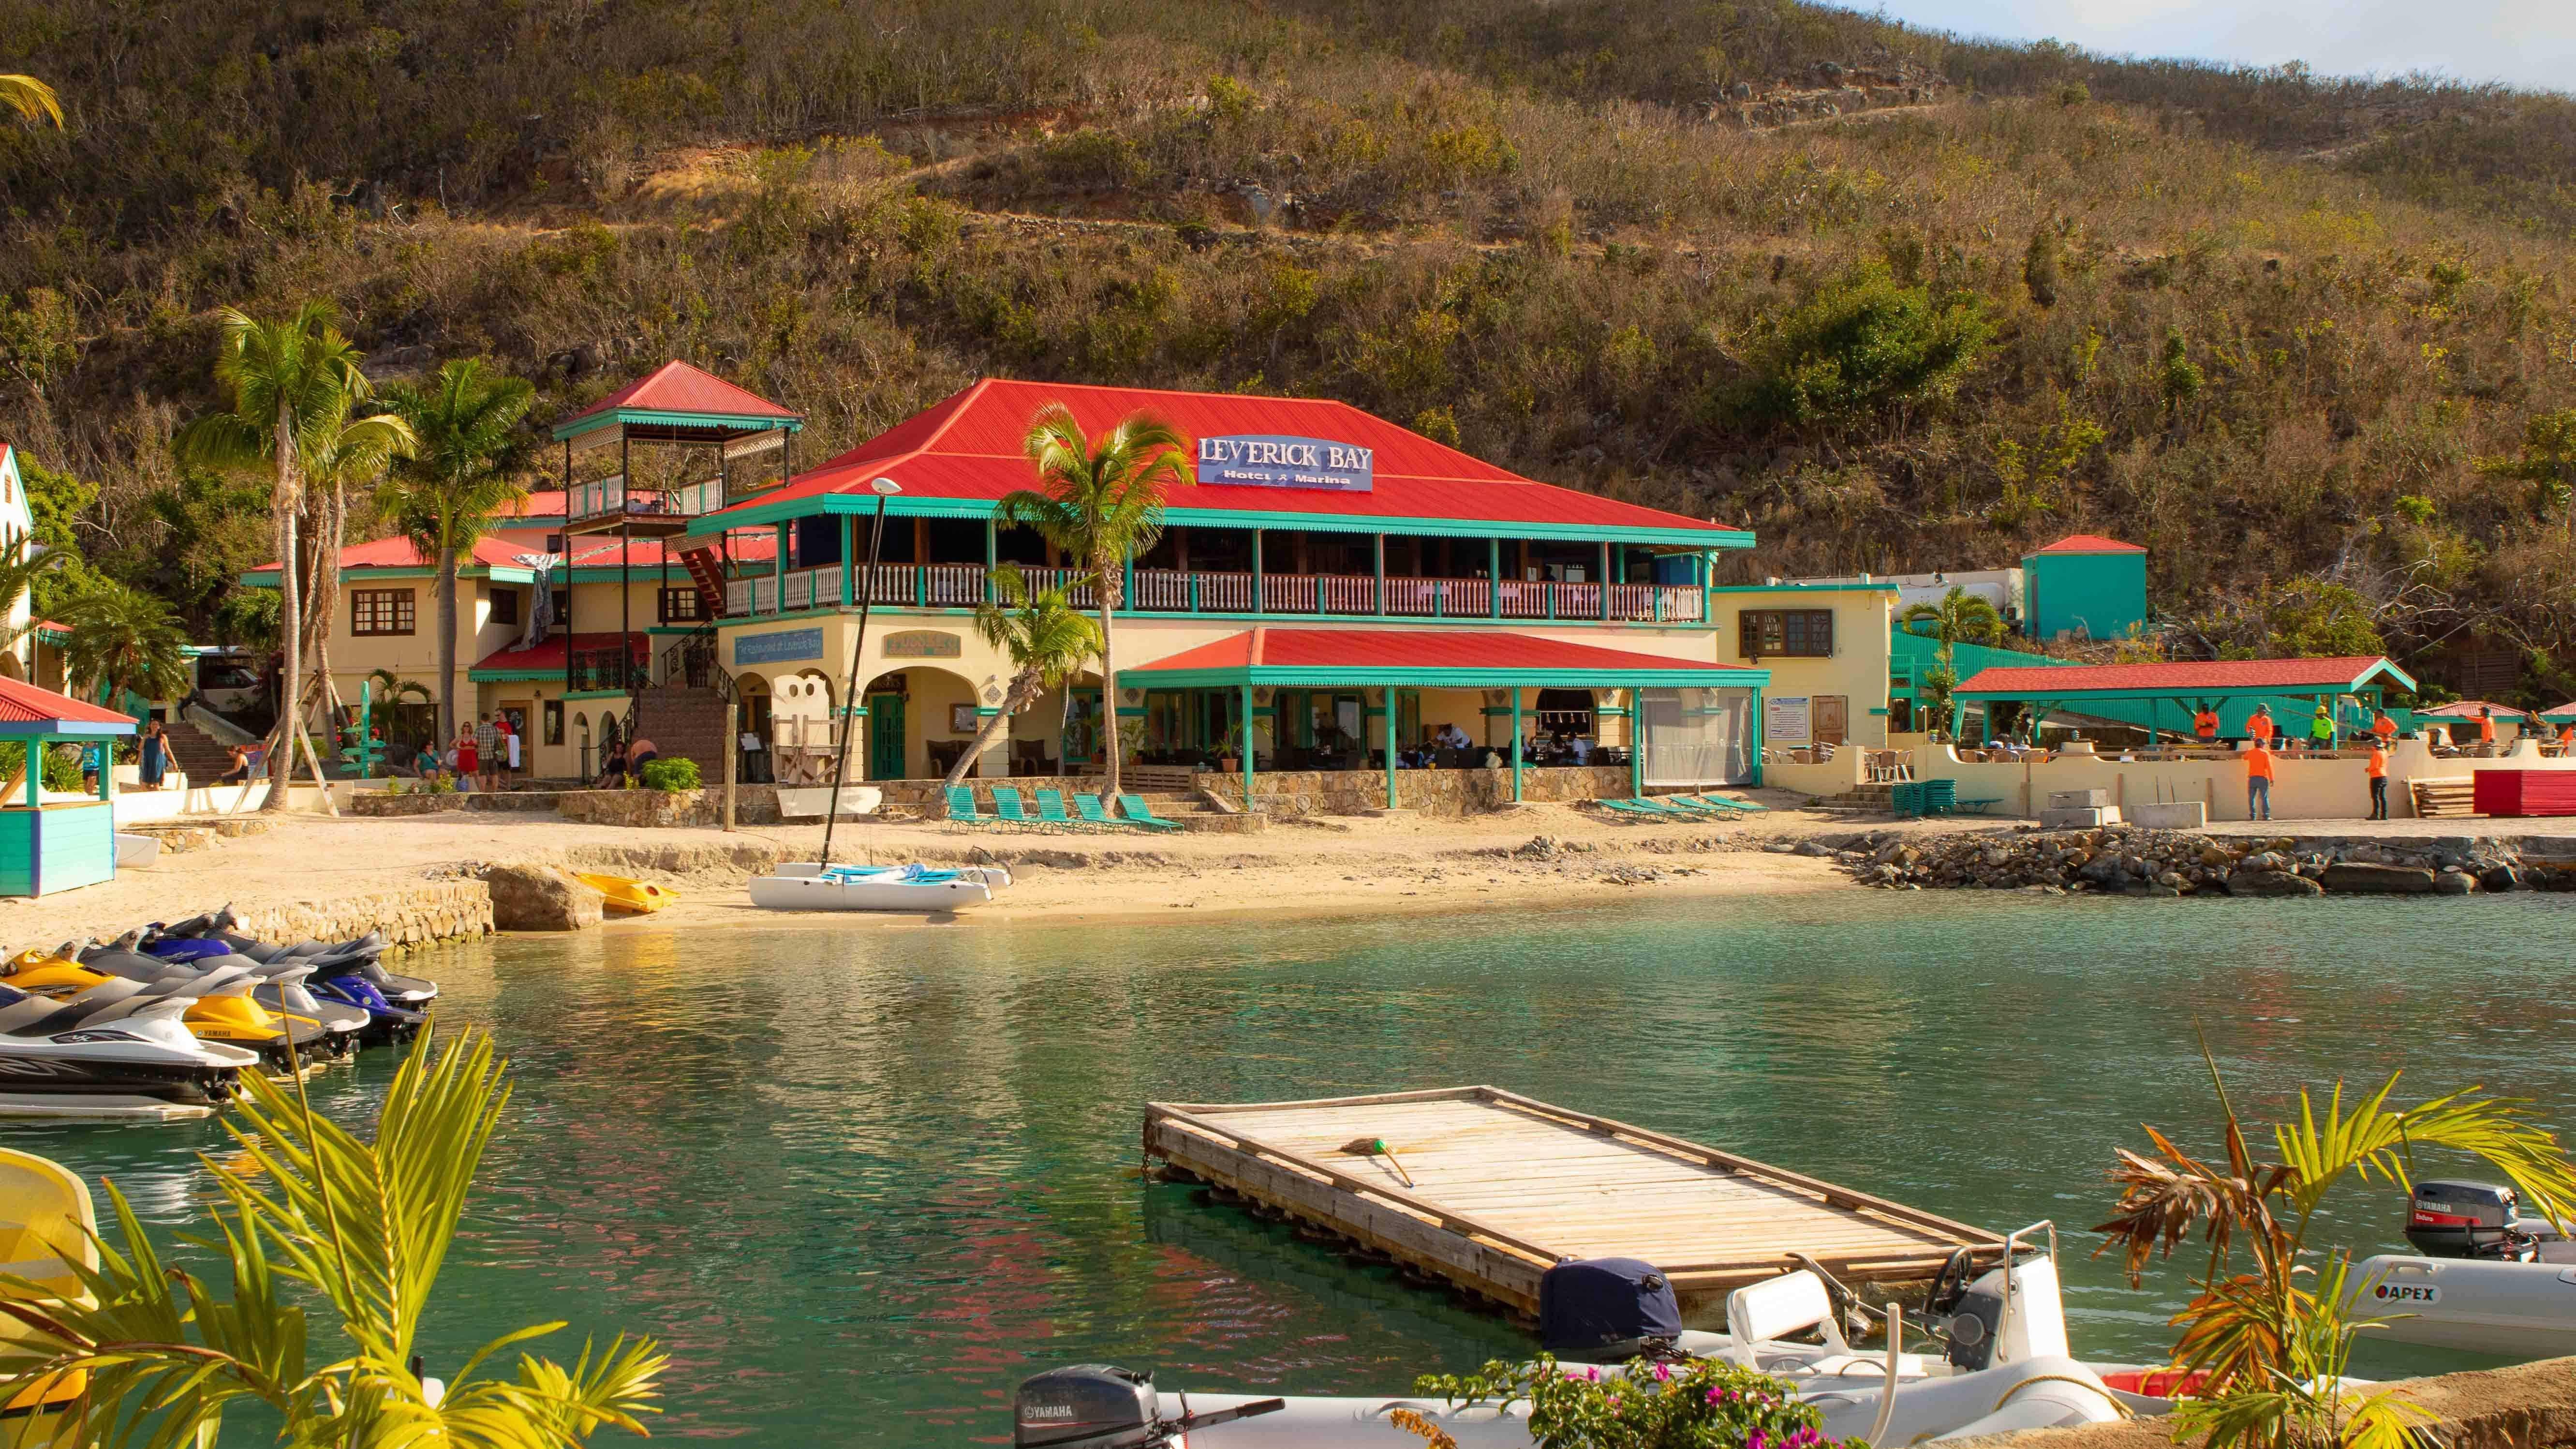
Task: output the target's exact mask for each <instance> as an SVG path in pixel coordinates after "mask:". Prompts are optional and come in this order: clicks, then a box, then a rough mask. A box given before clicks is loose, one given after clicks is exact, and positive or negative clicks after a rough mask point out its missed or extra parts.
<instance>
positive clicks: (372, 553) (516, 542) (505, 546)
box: [251, 529, 778, 574]
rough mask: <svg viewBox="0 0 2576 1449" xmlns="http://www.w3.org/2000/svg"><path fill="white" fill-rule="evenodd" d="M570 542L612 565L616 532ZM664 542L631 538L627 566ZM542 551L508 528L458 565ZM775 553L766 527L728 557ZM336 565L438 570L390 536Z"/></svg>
mask: <svg viewBox="0 0 2576 1449" xmlns="http://www.w3.org/2000/svg"><path fill="white" fill-rule="evenodd" d="M571 543H572V545H573V546H572V551H571V558H572V562H573V564H574V566H575V567H578V568H615V567H617V536H616V535H615V534H584V535H581V536H580V537H578V538H575V539H573V540H571ZM663 543H664V541H663V540H661V539H658V538H639V539H636V540H634V544H633V547H634V552H633V553H632V554H631V555H629V556H628V559H627V562H628V563H629V565H631V566H632V567H635V568H639V569H658V568H660V567H661V566H662V563H663ZM545 551H546V547H545V535H544V534H542V533H540V532H536V531H532V530H526V529H513V530H509V531H506V532H501V533H492V534H486V535H484V536H483V537H482V538H479V539H476V540H475V541H474V553H473V557H471V558H469V559H464V560H460V564H461V565H462V566H463V567H464V568H466V569H468V570H471V569H473V568H475V567H478V566H479V567H483V568H491V567H494V566H496V565H497V566H499V567H502V568H525V567H527V565H525V564H523V563H520V562H519V555H521V554H523V553H543V552H545ZM777 553H778V536H777V535H776V534H775V533H772V532H771V531H769V530H767V529H744V530H742V531H741V532H739V533H738V534H736V535H735V537H734V540H733V557H734V561H735V562H737V563H746V562H757V561H759V560H762V559H768V558H773V557H775V556H776V555H777ZM669 557H670V563H671V566H672V567H673V568H674V569H676V568H678V567H679V566H680V550H678V549H677V548H673V549H671V550H670V554H669ZM340 567H342V568H344V569H434V568H436V567H438V561H437V560H436V559H424V558H422V557H421V555H420V550H418V549H416V548H413V547H412V545H411V540H410V539H407V538H404V537H401V536H400V535H396V536H395V537H392V538H379V539H376V540H374V541H372V542H369V543H353V544H351V545H349V546H348V547H346V548H344V549H342V550H340ZM251 572H252V573H255V574H273V573H275V572H277V565H276V564H274V563H264V564H261V565H260V566H259V567H258V568H255V569H252V570H251Z"/></svg>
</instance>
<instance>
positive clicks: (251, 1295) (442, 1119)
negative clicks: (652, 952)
mask: <svg viewBox="0 0 2576 1449" xmlns="http://www.w3.org/2000/svg"><path fill="white" fill-rule="evenodd" d="M433 1045H435V1046H436V1047H438V1048H440V1049H437V1050H433V1049H432V1048H433ZM508 1073H509V1067H508V1064H507V1063H503V1062H498V1061H495V1060H494V1059H493V1055H492V1043H491V1039H490V1038H489V1037H485V1036H481V1035H478V1034H476V1033H472V1032H468V1033H465V1034H464V1035H461V1036H459V1037H458V1038H457V1039H456V1040H455V1041H454V1042H452V1043H435V1044H433V1042H432V1041H431V1039H430V1033H428V1032H426V1031H425V1032H424V1033H423V1034H422V1037H421V1040H420V1043H419V1044H418V1045H416V1046H414V1047H413V1048H412V1050H411V1052H410V1054H409V1055H408V1056H406V1057H405V1058H404V1060H403V1064H402V1067H401V1069H400V1070H399V1071H398V1072H396V1073H395V1076H394V1081H393V1087H392V1089H391V1090H390V1091H389V1092H387V1093H386V1095H385V1102H384V1106H383V1108H382V1109H381V1110H380V1111H379V1112H378V1114H377V1118H376V1137H375V1141H373V1142H364V1141H361V1140H359V1139H358V1138H357V1136H356V1135H354V1134H352V1133H351V1132H349V1131H348V1130H347V1129H345V1128H343V1127H341V1126H340V1125H339V1124H338V1123H335V1122H333V1121H331V1120H329V1119H328V1118H322V1117H317V1116H316V1115H315V1114H314V1112H313V1110H312V1104H311V1102H310V1101H309V1100H308V1099H307V1098H306V1096H305V1093H304V1086H303V1083H302V1081H301V1080H300V1079H299V1080H298V1081H296V1082H295V1083H293V1084H292V1085H286V1084H281V1083H279V1082H277V1081H274V1080H272V1079H270V1078H269V1077H267V1076H266V1075H264V1074H262V1073H258V1072H248V1073H244V1074H243V1077H242V1085H243V1086H244V1088H245V1089H246V1093H247V1096H246V1100H244V1101H243V1102H241V1103H240V1104H238V1106H237V1109H236V1113H235V1116H234V1119H233V1120H230V1121H227V1122H226V1123H225V1124H224V1130H226V1131H227V1132H230V1133H231V1134H232V1136H233V1141H234V1144H235V1150H234V1151H233V1152H231V1153H228V1154H226V1155H225V1158H224V1159H220V1160H219V1159H217V1158H215V1157H213V1156H206V1157H202V1158H200V1161H202V1162H203V1163H204V1164H205V1166H206V1169H207V1171H208V1172H209V1173H210V1174H211V1175H212V1176H213V1178H214V1180H215V1184H216V1187H217V1189H218V1191H220V1192H221V1194H222V1199H223V1200H222V1202H221V1203H220V1204H219V1205H217V1206H215V1207H213V1208H211V1209H210V1210H209V1216H210V1217H212V1218H213V1223H212V1224H211V1226H212V1227H213V1228H214V1231H212V1232H209V1233H207V1234H205V1236H204V1237H203V1238H202V1239H201V1240H198V1241H200V1242H202V1243H203V1244H204V1245H206V1246H208V1247H209V1248H210V1250H211V1251H212V1252H214V1253H215V1254H217V1255H219V1256H221V1257H223V1258H225V1259H227V1260H228V1262H227V1265H226V1266H227V1267H228V1268H229V1270H230V1271H229V1273H226V1272H223V1271H220V1270H219V1271H217V1272H215V1273H212V1274H208V1275H206V1276H204V1277H200V1276H198V1275H197V1273H195V1272H193V1271H188V1270H184V1269H182V1268H180V1267H179V1266H178V1265H176V1264H168V1263H164V1262H163V1261H162V1260H161V1257H160V1255H159V1252H158V1250H156V1249H155V1248H154V1247H153V1246H152V1242H151V1240H150V1238H149V1237H148V1236H146V1234H145V1232H144V1229H143V1225H142V1223H141V1222H140V1221H139V1220H138V1219H137V1218H136V1217H135V1215H134V1209H133V1208H132V1207H131V1206H130V1205H129V1204H128V1203H127V1202H126V1199H125V1195H124V1194H123V1193H122V1192H119V1191H117V1189H116V1187H115V1185H114V1184H110V1185H109V1187H108V1196H109V1197H110V1199H111V1200H112V1201H113V1203H114V1206H115V1216H116V1222H117V1227H118V1228H119V1230H120V1235H121V1237H122V1238H123V1240H124V1247H123V1251H121V1252H120V1251H118V1250H117V1249H116V1248H114V1247H111V1246H110V1245H108V1244H107V1243H106V1242H105V1241H101V1242H100V1243H99V1245H98V1258H99V1266H98V1267H97V1268H95V1269H91V1268H87V1267H77V1268H76V1271H77V1272H79V1274H80V1277H81V1280H82V1286H83V1287H84V1288H85V1289H87V1290H88V1291H87V1292H86V1293H84V1294H83V1295H82V1296H81V1297H80V1298H79V1299H76V1300H70V1301H56V1302H52V1303H38V1302H33V1301H25V1302H15V1301H13V1302H0V1313H5V1314H7V1315H8V1316H9V1317H11V1318H13V1319H16V1320H17V1321H18V1324H20V1325H23V1327H20V1328H18V1329H17V1331H16V1332H14V1333H12V1334H10V1335H8V1336H7V1337H8V1338H9V1340H10V1342H9V1344H8V1346H7V1348H6V1350H0V1382H24V1381H27V1380H30V1379H35V1378H40V1377H42V1376H45V1375H49V1374H59V1373H67V1372H75V1371H83V1370H85V1371H87V1373H88V1374H89V1391H88V1393H87V1394H86V1395H84V1396H83V1397H82V1398H81V1399H80V1400H79V1402H78V1403H77V1405H76V1406H75V1407H74V1408H73V1410H72V1411H71V1412H72V1413H73V1414H76V1415H77V1416H79V1418H80V1420H81V1422H80V1423H79V1424H78V1425H76V1426H68V1425H67V1426H66V1429H67V1430H76V1432H66V1433H65V1435H64V1442H66V1443H80V1444H90V1445H96V1446H98V1449H125V1446H127V1445H143V1444H151V1445H168V1444H193V1443H205V1444H212V1443H214V1442H215V1437H216V1433H217V1431H218V1429H219V1428H220V1427H221V1424H222V1422H223V1421H224V1419H225V1418H226V1417H227V1416H229V1415H232V1414H235V1413H237V1412H239V1411H244V1410H250V1409H253V1408H256V1409H257V1410H258V1411H259V1412H260V1415H261V1416H262V1417H265V1418H269V1419H271V1420H273V1421H282V1423H281V1424H280V1426H279V1429H278V1432H277V1435H276V1437H277V1441H278V1442H279V1443H281V1444H290V1445H298V1446H322V1445H330V1446H334V1449H391V1446H396V1445H411V1444H442V1445H451V1446H457V1449H566V1446H577V1445H579V1444H580V1443H582V1442H583V1441H584V1440H585V1439H587V1438H588V1437H589V1436H590V1434H591V1433H592V1432H593V1431H594V1430H596V1429H597V1428H599V1427H600V1426H602V1425H615V1426H617V1427H619V1428H621V1429H626V1430H629V1431H632V1432H635V1433H639V1434H640V1433H642V1432H643V1426H642V1425H641V1424H640V1423H638V1422H637V1420H636V1415H638V1414H642V1413H651V1412H653V1409H652V1407H651V1403H650V1401H651V1400H652V1399H653V1398H654V1397H655V1381H656V1380H657V1379H658V1378H659V1377H660V1375H661V1373H662V1370H663V1368H664V1366H665V1365H666V1364H667V1362H668V1360H667V1358H666V1357H665V1356H664V1355H662V1354H661V1353H659V1352H657V1351H656V1349H655V1347H654V1345H653V1343H652V1341H651V1340H649V1339H628V1338H626V1337H625V1336H624V1335H620V1336H619V1337H617V1338H616V1339H615V1340H613V1341H611V1342H610V1343H609V1344H608V1346H607V1347H606V1348H605V1349H604V1350H602V1351H600V1352H597V1353H593V1352H592V1350H591V1347H590V1346H589V1345H587V1344H585V1345H584V1346H583V1349H582V1355H581V1357H580V1359H579V1360H578V1361H576V1362H575V1363H574V1364H573V1365H572V1366H571V1367H570V1368H566V1367H564V1366H562V1365H560V1364H557V1363H555V1362H554V1361H552V1360H550V1359H543V1358H536V1357H528V1356H521V1357H519V1359H518V1366H517V1367H518V1371H517V1373H516V1374H514V1375H513V1376H511V1377H509V1378H501V1377H497V1376H492V1375H487V1374H482V1373H479V1372H478V1369H479V1368H480V1367H481V1365H482V1364H483V1363H484V1361H485V1360H486V1358H487V1357H489V1356H491V1355H492V1354H494V1353H496V1352H498V1351H502V1350H506V1349H509V1348H511V1347H512V1346H514V1345H516V1344H519V1343H522V1342H524V1341H526V1340H528V1339H531V1338H535V1337H538V1336H541V1335H543V1334H547V1333H552V1332H554V1331H555V1330H557V1329H559V1328H562V1327H563V1325H562V1324H561V1323H547V1324H539V1325H535V1326H532V1327H528V1328H522V1329H520V1330H518V1331H517V1332H515V1333H510V1334H505V1335H503V1336H502V1337H500V1338H498V1339H495V1340H494V1341H492V1342H491V1343H490V1344H487V1345H485V1347H484V1348H483V1349H482V1350H481V1351H480V1352H478V1353H476V1354H475V1355H474V1356H473V1357H472V1358H471V1359H469V1360H467V1361H466V1363H465V1364H464V1365H463V1367H462V1368H461V1369H459V1370H457V1371H456V1373H455V1375H454V1377H453V1378H452V1379H451V1380H450V1381H449V1382H448V1384H447V1385H446V1387H445V1389H444V1390H443V1391H437V1390H433V1389H432V1388H431V1387H430V1385H429V1382H428V1380H426V1379H425V1378H424V1377H423V1376H422V1374H421V1370H420V1367H418V1366H416V1363H415V1360H414V1359H413V1357H412V1355H413V1352H414V1344H415V1343H416V1341H417V1339H418V1336H419V1334H420V1331H421V1328H422V1326H423V1323H424V1321H425V1320H426V1318H427V1316H428V1310H429V1307H430V1300H431V1290H432V1289H433V1288H434V1287H435V1286H436V1284H437V1280H438V1270H439V1265H440V1263H441V1262H442V1261H444V1259H445V1258H446V1256H447V1249H448V1242H449V1239H450V1238H451V1237H452V1236H453V1235H454V1234H455V1231H456V1223H457V1219H458V1218H459V1217H460V1216H461V1215H462V1214H463V1212H464V1208H465V1194H466V1191H467V1189H468V1188H469V1187H470V1186H471V1183H472V1180H473V1176H474V1169H475V1166H476V1164H477V1163H479V1162H480V1161H481V1160H482V1156H483V1149H484V1147H485V1145H486V1144H487V1143H489V1142H490V1141H491V1138H492V1131H493V1128H494V1126H495V1125H496V1124H497V1123H498V1122H499V1120H500V1117H501V1112H502V1109H503V1107H504V1106H506V1105H507V1103H508V1101H509V1087H508V1085H507V1081H506V1078H507V1076H508ZM9 1281H10V1284H11V1286H12V1287H13V1288H16V1289H18V1290H19V1291H20V1292H21V1293H25V1292H26V1291H27V1290H28V1289H31V1288H34V1287H35V1286H36V1285H33V1284H27V1283H24V1282H22V1281H19V1280H15V1279H12V1280H9ZM225 1282H229V1283H230V1284H231V1286H232V1297H231V1299H230V1301H228V1302H226V1301H220V1300H218V1299H217V1298H216V1296H215V1295H216V1293H217V1291H218V1289H217V1285H218V1284H220V1283H225ZM44 1296H48V1297H50V1296H53V1295H51V1294H46V1295H44ZM317 1314H319V1315H321V1316H323V1317H324V1318H325V1320H326V1321H327V1320H328V1319H330V1318H332V1317H336V1318H337V1320H338V1324H337V1327H338V1329H339V1330H340V1331H339V1332H337V1333H334V1332H331V1331H330V1330H329V1329H326V1328H323V1327H322V1326H321V1325H319V1324H308V1319H309V1318H310V1317H311V1316H313V1315H317ZM308 1333H310V1334H311V1337H310V1339H309V1340H308V1337H307V1335H308ZM343 1336H345V1338H346V1340H347V1344H346V1347H345V1349H344V1348H343V1347H342V1346H341V1345H340V1344H339V1343H338V1342H337V1340H339V1339H341V1338H342V1337H343ZM308 1343H309V1344H310V1345H311V1346H313V1347H321V1346H324V1345H326V1344H328V1345H330V1348H329V1352H328V1353H325V1354H312V1353H310V1352H309V1351H308ZM315 1358H327V1359H329V1360H330V1361H329V1362H324V1363H315V1362H313V1361H312V1360H313V1359H315Z"/></svg>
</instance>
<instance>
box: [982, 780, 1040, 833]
mask: <svg viewBox="0 0 2576 1449" xmlns="http://www.w3.org/2000/svg"><path fill="white" fill-rule="evenodd" d="M993 815H994V818H996V819H998V820H999V821H1001V823H1003V824H1004V825H1017V826H1019V827H1021V828H1022V829H1025V830H1035V829H1038V828H1039V827H1041V826H1043V825H1045V824H1046V822H1045V821H1043V820H1040V819H1039V818H1038V817H1037V816H1036V815H1034V814H1031V813H1030V811H1029V807H1028V805H1027V803H1026V802H1025V801H1023V800H1021V799H1020V792H1019V790H1018V789H1017V788H1016V787H1014V786H1010V785H996V786H994V787H993Z"/></svg>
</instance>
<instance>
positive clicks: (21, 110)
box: [0, 75, 63, 131]
mask: <svg viewBox="0 0 2576 1449" xmlns="http://www.w3.org/2000/svg"><path fill="white" fill-rule="evenodd" d="M0 106H7V107H8V108H9V109H11V110H13V111H16V112H17V113H18V114H19V115H20V116H21V117H22V118H24V119H26V120H27V121H29V122H35V121H51V122H53V123H54V129H55V130H58V131H59V130H61V129H62V126H63V103H62V102H61V101H60V100H57V99H56V98H55V96H54V88H53V87H52V86H49V85H47V84H45V83H44V82H43V81H40V80H38V79H36V78H35V77H34V76H31V75H0Z"/></svg>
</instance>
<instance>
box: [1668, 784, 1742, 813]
mask: <svg viewBox="0 0 2576 1449" xmlns="http://www.w3.org/2000/svg"><path fill="white" fill-rule="evenodd" d="M1673 798H1674V799H1676V800H1688V801H1690V802H1691V803H1692V804H1694V805H1705V806H1707V807H1708V808H1709V809H1711V810H1715V811H1718V812H1720V813H1722V814H1726V815H1741V814H1744V813H1746V812H1747V811H1752V810H1759V809H1761V808H1762V807H1761V806H1759V805H1753V804H1748V803H1746V802H1745V801H1742V800H1729V799H1727V798H1726V797H1725V796H1723V795H1711V794H1709V793H1708V792H1706V791H1704V790H1703V791H1701V792H1700V793H1699V794H1696V795H1676V796H1674V797H1673Z"/></svg>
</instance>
